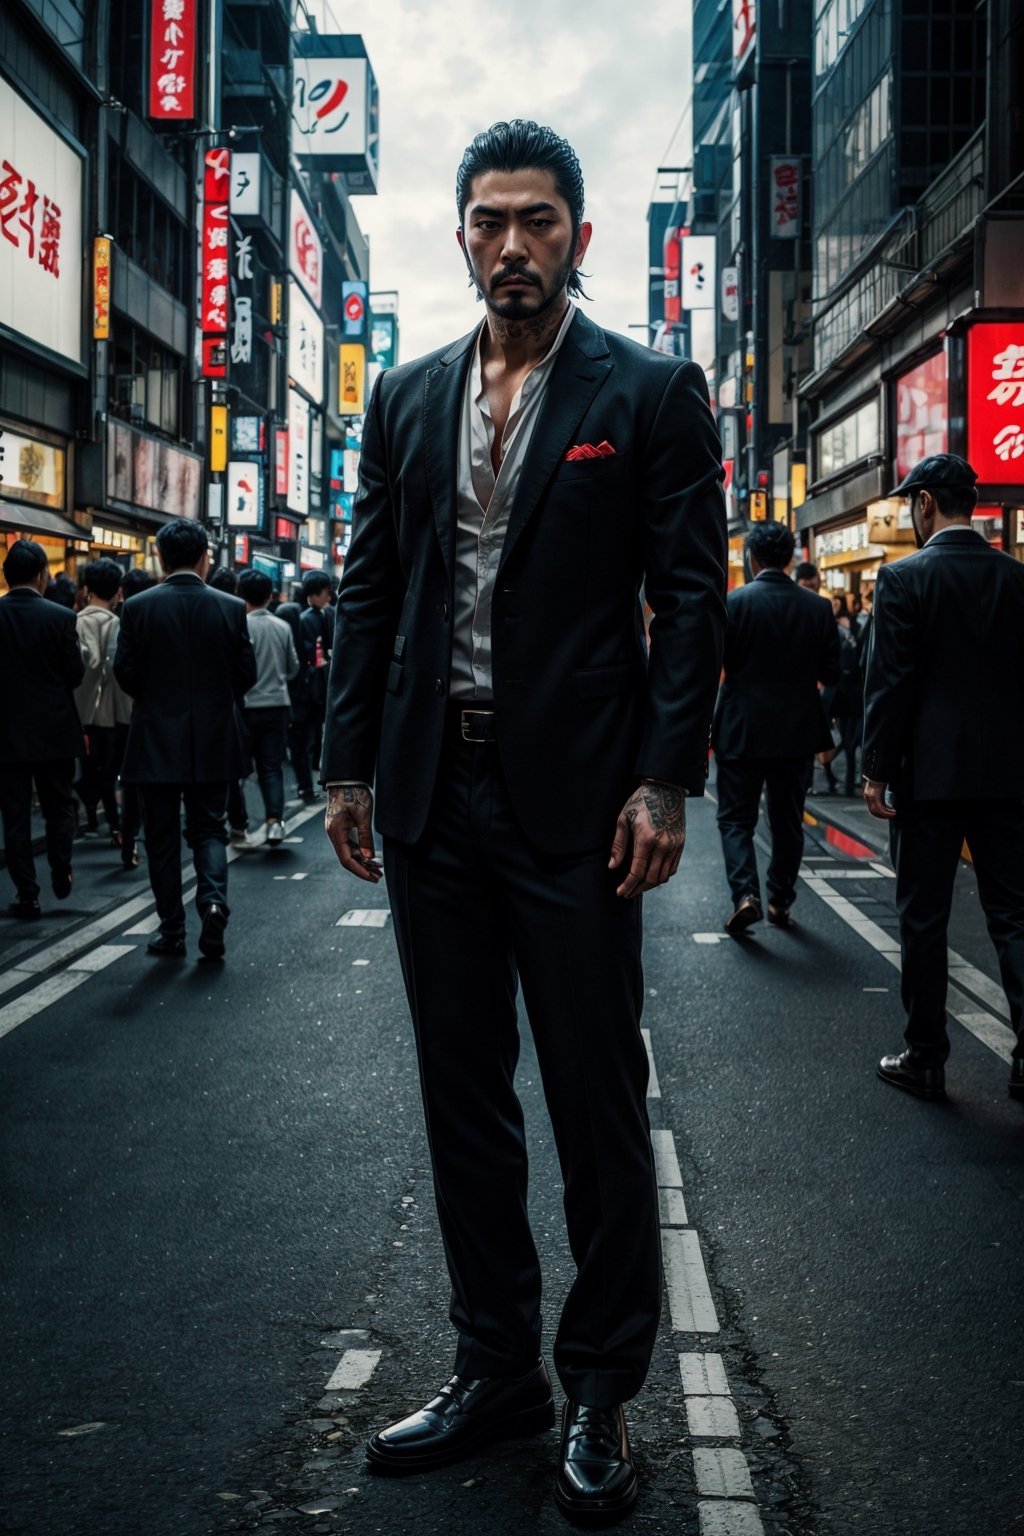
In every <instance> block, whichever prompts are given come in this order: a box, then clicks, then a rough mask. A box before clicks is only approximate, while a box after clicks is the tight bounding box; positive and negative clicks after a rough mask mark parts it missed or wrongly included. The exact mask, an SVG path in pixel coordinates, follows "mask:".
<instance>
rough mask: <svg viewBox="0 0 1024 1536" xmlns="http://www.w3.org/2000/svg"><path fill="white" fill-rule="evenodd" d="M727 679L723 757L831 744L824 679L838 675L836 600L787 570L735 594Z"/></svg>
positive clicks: (720, 733)
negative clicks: (823, 699) (832, 601)
mask: <svg viewBox="0 0 1024 1536" xmlns="http://www.w3.org/2000/svg"><path fill="white" fill-rule="evenodd" d="M728 614H729V627H728V630H727V632H726V637H725V681H724V682H723V684H722V688H721V692H720V693H719V696H718V707H717V709H716V710H715V724H714V730H713V732H712V738H711V739H712V744H713V745H714V748H715V751H716V752H717V753H718V755H719V756H720V757H810V756H811V755H812V753H814V752H822V751H824V750H825V749H826V748H828V747H831V745H832V737H831V734H830V732H829V728H828V721H827V720H826V718H825V711H824V709H823V708H822V705H821V695H820V694H819V692H818V684H819V683H824V684H826V685H828V684H829V683H834V682H836V680H837V679H838V677H839V636H838V633H837V631H836V621H835V619H834V617H833V615H832V605H831V604H830V603H829V602H827V601H826V600H825V599H824V598H821V597H819V596H818V594H817V593H816V592H809V591H808V590H807V588H806V587H798V586H797V584H796V583H795V582H793V581H790V579H789V577H788V576H787V575H786V574H785V572H784V571H771V570H765V571H762V572H761V573H760V574H759V575H758V576H757V577H756V578H755V579H754V580H753V581H752V582H749V583H748V584H747V586H745V587H738V588H737V589H736V590H735V591H734V592H730V593H729V600H728Z"/></svg>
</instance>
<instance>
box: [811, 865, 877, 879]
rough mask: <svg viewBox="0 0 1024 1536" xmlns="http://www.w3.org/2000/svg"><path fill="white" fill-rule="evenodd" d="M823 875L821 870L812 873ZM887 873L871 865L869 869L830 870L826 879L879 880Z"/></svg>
mask: <svg viewBox="0 0 1024 1536" xmlns="http://www.w3.org/2000/svg"><path fill="white" fill-rule="evenodd" d="M823 873H824V871H823V870H815V871H814V874H815V875H821V874H823ZM887 873H888V871H887V870H884V869H883V870H878V869H876V867H875V865H874V864H872V866H871V868H870V869H830V870H829V872H828V878H829V879H830V880H881V878H882V876H883V875H885V874H887Z"/></svg>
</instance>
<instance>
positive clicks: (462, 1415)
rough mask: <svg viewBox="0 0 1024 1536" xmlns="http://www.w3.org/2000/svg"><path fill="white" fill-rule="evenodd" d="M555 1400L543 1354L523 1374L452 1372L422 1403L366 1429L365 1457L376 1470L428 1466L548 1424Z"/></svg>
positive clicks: (535, 1431)
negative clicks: (395, 1419) (389, 1421)
mask: <svg viewBox="0 0 1024 1536" xmlns="http://www.w3.org/2000/svg"><path fill="white" fill-rule="evenodd" d="M554 1422H555V1405H554V1401H553V1400H552V1397H551V1381H550V1379H549V1377H548V1373H547V1367H546V1366H545V1364H544V1362H543V1360H538V1362H537V1364H536V1365H535V1366H534V1368H533V1370H532V1371H529V1372H528V1373H527V1374H526V1375H525V1376H515V1377H512V1376H490V1377H486V1378H484V1379H482V1380H480V1381H471V1380H468V1379H467V1378H464V1377H462V1376H453V1377H452V1379H451V1381H448V1382H446V1383H445V1385H444V1386H443V1387H442V1388H441V1390H440V1392H439V1393H438V1394H437V1396H436V1397H434V1398H431V1400H430V1402H429V1403H427V1405H426V1407H424V1408H420V1409H418V1410H417V1412H416V1413H411V1414H409V1416H408V1418H405V1419H400V1420H399V1421H398V1423H397V1424H389V1425H388V1427H387V1429H380V1430H378V1431H377V1433H376V1434H375V1435H371V1437H370V1439H369V1440H368V1441H367V1443H366V1459H367V1461H368V1462H369V1463H370V1466H371V1467H373V1468H374V1469H375V1470H376V1471H378V1472H397V1473H401V1472H429V1471H432V1470H433V1468H434V1467H443V1466H447V1465H448V1463H449V1462H453V1461H459V1460H460V1459H461V1458H462V1457H463V1456H468V1455H470V1454H471V1453H472V1452H473V1451H475V1450H476V1449H477V1447H478V1446H480V1445H483V1444H485V1443H486V1442H487V1441H489V1440H511V1439H515V1438H517V1437H518V1436H520V1435H536V1434H539V1433H540V1432H541V1430H545V1429H551V1427H552V1426H553V1424H554Z"/></svg>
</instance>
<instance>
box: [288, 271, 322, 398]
mask: <svg viewBox="0 0 1024 1536" xmlns="http://www.w3.org/2000/svg"><path fill="white" fill-rule="evenodd" d="M288 373H289V376H290V377H291V378H292V379H293V380H294V381H295V383H296V384H298V385H299V386H300V387H301V388H302V389H304V390H305V391H306V394H307V395H309V397H310V399H311V400H314V401H315V402H316V404H317V405H321V404H322V403H323V398H324V323H323V321H322V320H321V318H320V316H319V315H318V314H317V312H316V310H315V309H314V308H313V306H312V304H311V303H310V302H309V300H308V299H307V298H306V295H305V294H304V293H303V291H302V289H301V288H300V287H299V285H298V283H295V282H292V281H291V279H289V281H288Z"/></svg>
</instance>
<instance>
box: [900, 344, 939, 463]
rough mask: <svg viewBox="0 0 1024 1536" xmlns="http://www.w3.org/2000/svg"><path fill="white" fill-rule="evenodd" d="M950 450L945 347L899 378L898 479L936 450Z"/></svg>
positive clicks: (937, 451)
mask: <svg viewBox="0 0 1024 1536" xmlns="http://www.w3.org/2000/svg"><path fill="white" fill-rule="evenodd" d="M948 452H949V371H948V368H947V364H946V353H945V351H942V352H936V353H935V355H934V356H933V357H929V358H926V359H925V360H924V362H923V363H918V364H917V365H916V367H914V368H909V369H908V370H907V372H906V373H901V374H899V375H898V377H897V379H896V479H897V480H902V479H903V477H904V476H905V475H908V474H909V473H910V471H911V470H912V469H913V467H914V465H915V464H919V463H920V462H921V460H922V459H926V458H928V457H929V455H931V454H933V453H948Z"/></svg>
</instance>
